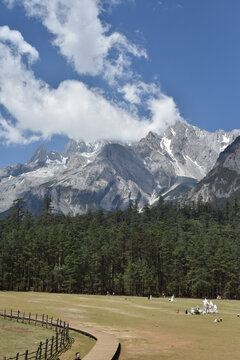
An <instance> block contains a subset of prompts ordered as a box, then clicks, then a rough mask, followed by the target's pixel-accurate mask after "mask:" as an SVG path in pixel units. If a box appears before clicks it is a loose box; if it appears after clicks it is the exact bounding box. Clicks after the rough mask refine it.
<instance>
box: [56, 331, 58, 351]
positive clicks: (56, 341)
mask: <svg viewBox="0 0 240 360" xmlns="http://www.w3.org/2000/svg"><path fill="white" fill-rule="evenodd" d="M56 352H58V333H56Z"/></svg>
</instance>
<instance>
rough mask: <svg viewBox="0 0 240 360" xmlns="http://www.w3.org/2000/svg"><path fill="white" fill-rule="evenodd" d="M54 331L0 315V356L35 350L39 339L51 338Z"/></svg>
mask: <svg viewBox="0 0 240 360" xmlns="http://www.w3.org/2000/svg"><path fill="white" fill-rule="evenodd" d="M53 335H54V331H51V330H49V329H46V328H43V327H41V326H39V325H38V326H34V325H28V324H23V323H21V322H17V321H16V320H14V319H13V320H8V319H5V320H4V319H3V318H1V317H0V339H1V343H0V356H1V358H3V356H7V357H10V356H14V355H16V353H17V352H19V353H20V354H22V353H24V352H25V351H26V350H27V349H28V350H29V351H35V350H37V348H38V346H39V343H40V341H45V340H46V339H47V338H49V339H50V338H51V337H52V336H53Z"/></svg>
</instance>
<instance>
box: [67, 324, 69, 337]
mask: <svg viewBox="0 0 240 360" xmlns="http://www.w3.org/2000/svg"><path fill="white" fill-rule="evenodd" d="M66 339H67V340H69V324H67V333H66Z"/></svg>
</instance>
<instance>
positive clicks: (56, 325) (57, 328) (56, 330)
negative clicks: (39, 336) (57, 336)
mask: <svg viewBox="0 0 240 360" xmlns="http://www.w3.org/2000/svg"><path fill="white" fill-rule="evenodd" d="M57 332H58V319H57V324H56V333H57Z"/></svg>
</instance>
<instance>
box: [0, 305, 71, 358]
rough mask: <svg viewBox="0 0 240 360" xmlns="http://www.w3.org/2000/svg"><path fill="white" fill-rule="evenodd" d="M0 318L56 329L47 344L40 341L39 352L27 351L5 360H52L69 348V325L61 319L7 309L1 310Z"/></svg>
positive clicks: (46, 341)
mask: <svg viewBox="0 0 240 360" xmlns="http://www.w3.org/2000/svg"><path fill="white" fill-rule="evenodd" d="M0 316H1V317H3V318H4V319H10V320H17V322H21V323H27V324H29V325H30V324H34V325H35V326H36V325H41V326H44V327H46V328H50V329H52V328H53V327H54V328H55V335H54V336H52V338H51V339H46V340H45V342H42V341H40V344H39V346H38V348H37V350H35V351H32V352H29V350H28V349H27V350H26V351H25V352H24V353H22V354H19V353H17V354H16V355H15V356H13V357H8V358H7V357H4V358H3V360H31V359H35V360H42V359H44V360H47V359H51V358H52V357H54V355H56V354H57V353H58V352H59V351H61V350H63V349H64V348H65V347H67V346H68V344H69V341H70V338H69V324H68V323H66V322H65V321H62V320H60V319H57V320H54V319H53V317H49V316H48V315H45V314H34V315H32V314H31V313H30V312H29V313H25V312H21V311H19V310H17V311H13V310H10V311H9V312H7V310H6V309H4V310H1V309H0Z"/></svg>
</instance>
